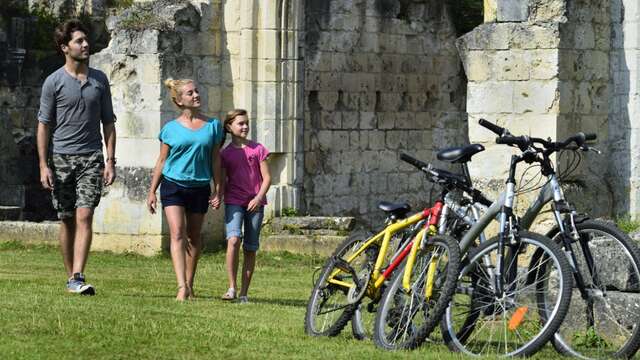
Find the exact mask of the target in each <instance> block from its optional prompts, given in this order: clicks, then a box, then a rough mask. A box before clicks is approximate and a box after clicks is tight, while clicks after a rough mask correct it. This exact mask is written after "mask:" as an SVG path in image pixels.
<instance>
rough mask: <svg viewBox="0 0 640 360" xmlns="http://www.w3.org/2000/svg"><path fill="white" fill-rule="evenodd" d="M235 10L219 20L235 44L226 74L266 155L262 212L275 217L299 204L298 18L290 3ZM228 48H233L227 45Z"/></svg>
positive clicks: (247, 4)
mask: <svg viewBox="0 0 640 360" xmlns="http://www.w3.org/2000/svg"><path fill="white" fill-rule="evenodd" d="M230 3H231V2H229V3H227V4H226V5H225V8H230V7H231V6H232V5H231V4H230ZM236 6H239V9H238V8H236V11H237V12H235V11H232V12H230V13H228V14H225V19H226V20H227V22H226V24H227V29H226V30H227V31H228V32H236V33H237V34H234V35H233V36H234V37H237V38H238V40H239V43H240V44H241V45H240V48H239V49H234V50H236V54H235V55H234V54H232V56H231V66H232V68H236V67H238V68H239V75H238V77H237V79H234V80H235V81H234V96H233V105H234V107H237V108H244V109H246V110H247V111H248V112H249V116H250V119H251V121H252V129H251V137H252V138H254V139H256V140H257V141H258V142H260V143H262V144H263V145H265V146H266V147H267V148H268V149H269V150H270V151H271V154H272V155H271V156H270V160H269V165H270V169H271V175H272V186H271V189H270V191H269V193H268V194H267V201H268V203H269V206H268V207H267V209H266V210H267V213H268V214H269V215H279V213H280V211H281V210H282V209H283V208H298V207H299V204H300V199H299V196H300V187H301V184H302V173H303V172H302V170H301V167H302V141H301V138H302V114H301V113H302V110H301V104H300V99H301V94H300V89H301V86H300V84H301V82H302V79H301V71H302V66H301V62H300V54H299V53H298V48H299V46H298V41H299V38H300V34H301V26H302V21H301V20H300V19H301V18H302V12H301V10H300V8H299V5H298V2H297V1H291V0H279V1H268V2H267V1H258V0H244V1H240V2H239V5H238V4H237V5H236ZM238 10H239V11H238ZM229 47H230V49H231V48H233V47H234V45H232V44H231V41H229ZM225 110H227V109H225Z"/></svg>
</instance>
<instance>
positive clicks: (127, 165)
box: [91, 0, 231, 254]
mask: <svg viewBox="0 0 640 360" xmlns="http://www.w3.org/2000/svg"><path fill="white" fill-rule="evenodd" d="M196 5H199V6H198V7H196V6H194V5H193V4H192V3H191V2H189V1H171V0H160V1H156V2H153V3H148V4H139V5H136V6H134V7H133V8H130V9H127V10H125V11H124V12H122V13H121V14H120V15H118V16H115V17H111V18H109V20H108V26H109V28H110V29H109V30H110V32H111V37H112V39H111V42H110V44H109V47H108V48H106V49H104V50H103V51H101V52H100V53H98V54H95V55H94V56H92V58H91V66H92V67H96V68H98V69H100V70H102V71H104V72H105V73H106V74H107V76H108V78H109V80H110V82H111V93H112V97H113V105H114V112H115V113H116V116H117V117H118V120H117V122H116V130H117V135H118V141H117V145H116V157H117V159H118V163H117V178H116V181H115V182H114V184H113V185H112V186H110V187H108V188H107V189H106V194H105V195H104V196H103V198H102V201H101V204H100V206H99V207H98V208H97V209H96V216H95V221H94V231H95V232H96V237H95V240H94V244H95V248H97V249H100V248H104V249H110V250H127V251H135V252H139V253H144V254H153V253H155V252H157V251H158V250H159V249H160V248H161V247H166V246H167V245H168V243H167V241H168V227H167V223H166V219H164V218H163V216H164V215H163V214H162V212H158V213H156V214H155V215H151V214H149V213H148V211H147V209H146V205H145V203H146V197H147V192H148V188H149V185H150V184H151V172H152V170H153V167H154V166H155V161H156V159H157V156H158V153H159V149H160V143H159V141H158V134H159V133H160V129H161V128H162V126H163V125H164V124H165V123H166V122H168V121H170V120H172V119H175V117H176V116H177V115H178V114H179V112H178V111H177V109H176V108H175V107H174V105H173V103H172V102H171V99H170V97H169V95H168V91H167V89H166V88H165V87H164V85H163V81H164V80H165V79H167V78H168V77H172V78H174V79H179V78H190V79H196V80H197V84H198V88H199V90H200V92H201V98H202V104H203V108H202V111H203V113H205V114H207V115H210V116H216V117H219V116H220V111H221V109H222V101H221V97H222V96H223V93H224V91H223V78H225V79H228V80H227V81H230V79H231V77H230V75H229V74H228V73H227V71H225V70H224V69H223V68H222V66H221V56H220V54H221V49H222V47H221V43H220V42H219V36H218V37H217V38H216V37H215V31H214V30H215V29H216V28H219V27H220V26H221V23H220V22H219V16H218V14H219V10H220V4H219V3H213V4H211V5H209V4H208V2H206V3H202V4H198V3H196ZM218 35H219V33H218ZM216 40H217V41H216ZM223 74H227V75H224V76H223ZM221 218H222V214H221V212H220V211H217V212H214V211H210V212H209V214H208V215H207V217H206V221H205V224H204V226H203V238H204V239H205V242H206V246H207V248H208V249H212V248H217V247H219V241H220V240H221V238H222V236H223V233H222V232H223V229H222V225H221V221H222V220H221Z"/></svg>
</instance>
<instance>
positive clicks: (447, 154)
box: [436, 144, 484, 164]
mask: <svg viewBox="0 0 640 360" xmlns="http://www.w3.org/2000/svg"><path fill="white" fill-rule="evenodd" d="M481 151H484V146H482V145H480V144H470V145H466V146H461V147H452V148H448V149H443V150H440V151H438V154H437V155H436V156H437V158H438V160H441V161H447V162H450V163H453V164H464V163H466V162H469V161H471V157H472V156H473V155H475V154H477V153H479V152H481Z"/></svg>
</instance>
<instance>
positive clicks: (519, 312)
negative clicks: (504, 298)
mask: <svg viewBox="0 0 640 360" xmlns="http://www.w3.org/2000/svg"><path fill="white" fill-rule="evenodd" d="M527 311H529V307H528V306H520V307H519V308H517V309H516V311H514V312H513V315H511V319H509V330H511V331H514V330H516V329H517V328H518V326H520V325H521V324H522V321H523V320H524V316H525V315H526V314H527Z"/></svg>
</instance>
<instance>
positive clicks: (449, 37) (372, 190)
mask: <svg viewBox="0 0 640 360" xmlns="http://www.w3.org/2000/svg"><path fill="white" fill-rule="evenodd" d="M305 16H306V38H305V44H304V46H305V49H304V50H305V53H304V59H305V88H304V104H305V114H304V121H305V123H304V129H305V130H304V150H305V157H304V166H305V168H304V201H305V203H304V210H305V211H306V212H308V213H311V214H314V215H334V214H341V215H347V214H348V215H354V216H357V217H359V218H361V219H365V220H366V221H372V220H375V219H378V218H380V211H379V210H377V207H376V204H377V202H378V201H380V200H388V201H405V200H406V201H409V202H410V203H411V204H412V205H413V206H416V207H417V206H423V205H426V204H427V203H428V201H430V196H429V194H430V190H431V185H430V183H428V182H426V181H425V179H424V176H422V175H421V174H420V173H418V172H416V171H415V169H413V168H412V167H410V166H408V165H406V164H403V163H402V162H401V161H400V160H399V158H398V156H399V153H400V152H407V153H410V154H412V155H414V156H416V157H418V158H420V159H423V160H425V161H430V162H431V161H434V160H435V153H434V150H437V149H440V148H442V147H446V146H453V145H459V144H462V143H464V142H465V140H466V139H465V138H466V136H465V132H466V119H465V114H464V112H463V109H464V106H465V105H464V104H465V83H464V78H463V74H462V73H461V66H460V60H459V58H458V55H457V52H456V49H455V46H454V42H455V31H454V29H453V28H452V25H451V21H450V18H449V14H448V13H447V10H446V7H445V6H444V5H443V4H442V2H440V1H396V0H375V1H374V0H332V1H324V0H313V1H307V2H306V5H305Z"/></svg>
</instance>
